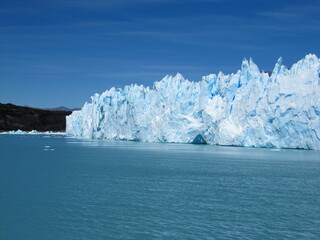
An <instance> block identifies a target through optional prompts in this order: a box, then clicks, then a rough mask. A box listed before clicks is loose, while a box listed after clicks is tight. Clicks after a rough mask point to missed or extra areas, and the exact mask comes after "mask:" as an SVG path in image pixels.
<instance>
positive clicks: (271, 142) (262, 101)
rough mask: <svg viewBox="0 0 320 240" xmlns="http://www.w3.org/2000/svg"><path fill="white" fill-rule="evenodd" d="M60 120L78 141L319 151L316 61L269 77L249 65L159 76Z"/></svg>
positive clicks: (319, 71)
mask: <svg viewBox="0 0 320 240" xmlns="http://www.w3.org/2000/svg"><path fill="white" fill-rule="evenodd" d="M91 98H92V102H91V103H85V105H84V106H83V108H82V109H81V110H80V111H74V112H73V113H72V114H71V115H70V116H67V127H66V132H67V134H69V135H72V136H75V137H83V138H97V139H115V140H137V141H142V142H175V143H208V144H218V145H234V146H251V147H276V148H303V149H320V60H319V59H318V58H317V56H316V55H313V54H309V55H307V56H306V57H305V58H303V59H302V60H300V61H299V62H297V63H295V64H294V65H293V66H292V67H291V68H290V69H288V68H286V67H285V66H283V65H281V58H280V59H279V60H278V62H277V63H276V65H275V67H274V69H273V72H272V74H271V76H269V75H268V74H267V73H263V72H261V71H260V70H259V68H258V67H257V65H256V64H254V62H253V61H252V60H251V59H250V61H247V60H246V59H244V60H243V62H242V65H241V69H240V70H238V71H237V73H235V74H231V75H224V74H223V73H221V72H220V73H219V74H218V75H215V74H210V75H208V76H205V77H203V78H202V80H201V81H199V82H191V81H188V80H186V79H184V78H183V76H182V75H181V74H179V73H178V74H177V75H176V76H175V77H173V76H166V77H164V78H163V79H162V80H161V81H159V82H155V83H154V85H153V87H152V88H149V87H144V86H138V85H130V86H126V87H124V88H123V89H120V88H118V89H115V88H111V89H110V90H107V91H105V92H104V93H102V94H101V95H99V94H95V95H94V96H92V97H91Z"/></svg>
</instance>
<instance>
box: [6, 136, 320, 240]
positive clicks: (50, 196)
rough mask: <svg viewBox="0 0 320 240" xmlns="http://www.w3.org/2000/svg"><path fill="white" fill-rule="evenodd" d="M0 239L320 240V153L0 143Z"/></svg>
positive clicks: (59, 141)
mask: <svg viewBox="0 0 320 240" xmlns="http://www.w3.org/2000/svg"><path fill="white" fill-rule="evenodd" d="M53 149H54V150H53ZM0 239H1V240H20V239H21V240H26V239H31V240H38V239H39V240H47V239H48V240H49V239H50V240H51V239H52V240H58V239H63V240H69V239H86V240H91V239H93V240H94V239H138V240H143V239H165V240H167V239H177V240H181V239H196V240H203V239H259V240H260V239H277V240H278V239H320V152H316V151H304V150H277V149H253V148H236V147H217V146H208V145H187V144H152V143H139V142H104V141H98V140H92V141H90V140H78V139H73V138H67V137H64V136H43V135H16V136H10V135H0Z"/></svg>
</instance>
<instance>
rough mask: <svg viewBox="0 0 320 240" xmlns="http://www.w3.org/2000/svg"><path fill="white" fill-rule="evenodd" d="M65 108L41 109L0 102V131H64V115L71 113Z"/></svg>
mask: <svg viewBox="0 0 320 240" xmlns="http://www.w3.org/2000/svg"><path fill="white" fill-rule="evenodd" d="M63 108H64V107H63ZM57 109H59V108H57ZM66 109H67V108H64V110H60V111H55V110H53V109H52V110H43V109H37V108H31V107H22V106H16V105H13V104H10V103H9V104H2V103H0V131H1V132H3V131H11V130H18V129H20V130H22V131H31V130H37V131H40V132H44V131H65V129H66V116H67V115H70V114H71V111H67V110H66Z"/></svg>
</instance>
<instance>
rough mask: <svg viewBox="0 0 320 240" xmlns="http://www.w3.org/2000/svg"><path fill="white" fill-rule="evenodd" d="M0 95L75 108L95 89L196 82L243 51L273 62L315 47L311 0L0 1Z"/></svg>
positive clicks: (318, 18)
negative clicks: (173, 79) (172, 78)
mask: <svg viewBox="0 0 320 240" xmlns="http://www.w3.org/2000/svg"><path fill="white" fill-rule="evenodd" d="M0 3H1V4H0V102H2V103H8V102H11V103H14V104H18V105H29V106H35V107H56V106H60V105H64V106H67V107H81V106H82V105H83V104H84V102H85V101H89V100H90V96H91V95H93V94H94V93H96V92H98V93H101V92H103V91H105V90H106V89H108V88H111V87H113V86H115V87H123V86H125V85H127V84H131V83H137V84H144V85H149V86H151V85H152V83H153V82H154V81H157V80H161V79H162V77H164V76H165V75H167V74H176V73H177V72H180V73H181V74H182V75H184V77H185V78H188V79H189V80H193V81H198V80H200V79H201V76H203V75H207V74H210V73H218V72H219V71H222V72H224V73H232V72H236V71H237V70H238V69H239V67H240V64H241V61H242V59H243V58H244V57H247V58H249V57H252V58H253V60H254V62H255V63H256V64H258V66H259V67H260V69H261V70H266V71H267V70H272V68H273V66H274V64H275V62H276V60H277V59H278V57H280V56H282V57H283V60H284V61H283V63H284V64H285V65H287V66H291V65H292V64H293V63H294V62H296V61H297V60H299V59H301V58H303V57H304V56H305V55H306V54H308V53H315V54H317V55H318V56H319V55H320V54H319V52H320V51H319V50H320V40H319V39H320V1H318V0H316V1H314V0H310V1H309V0H304V1H300V0H299V1H296V0H291V1H281V0H278V1H261V0H184V1H182V0H180V1H179V0H106V1H103V0H89V1H87V0H78V1H73V0H56V1H51V0H28V1H27V0H11V1H4V0H0Z"/></svg>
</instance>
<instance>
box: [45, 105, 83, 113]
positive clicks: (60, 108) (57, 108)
mask: <svg viewBox="0 0 320 240" xmlns="http://www.w3.org/2000/svg"><path fill="white" fill-rule="evenodd" d="M42 109H43V110H49V111H66V112H72V111H76V110H80V109H81V108H67V107H64V106H60V107H56V108H42Z"/></svg>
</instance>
